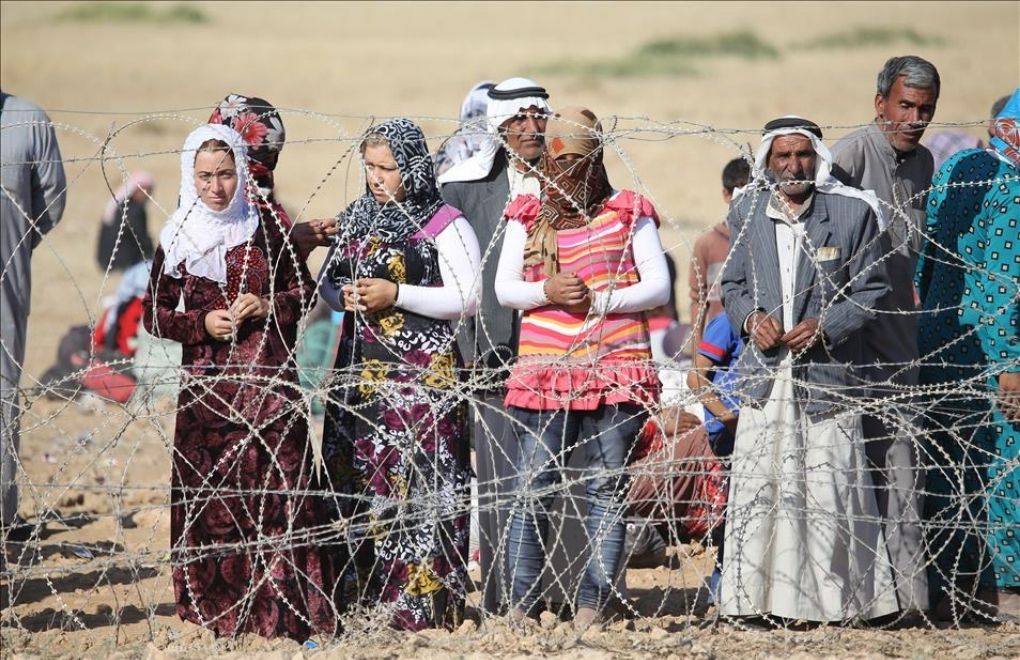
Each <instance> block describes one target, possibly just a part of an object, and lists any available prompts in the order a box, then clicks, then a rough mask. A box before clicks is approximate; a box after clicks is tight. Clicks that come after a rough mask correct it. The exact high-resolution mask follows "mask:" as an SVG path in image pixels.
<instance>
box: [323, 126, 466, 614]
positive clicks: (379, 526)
mask: <svg viewBox="0 0 1020 660" xmlns="http://www.w3.org/2000/svg"><path fill="white" fill-rule="evenodd" d="M361 157H362V161H363V164H364V167H365V174H366V191H365V194H364V195H362V196H361V197H359V198H358V199H357V200H355V201H354V202H353V203H352V204H351V205H350V206H348V207H347V209H345V210H344V211H343V212H342V213H341V214H340V215H339V216H338V218H337V229H338V231H339V233H338V234H337V237H336V241H335V244H334V246H333V249H332V251H331V254H330V256H329V257H328V258H327V260H326V263H325V265H324V268H323V275H322V276H321V277H320V293H321V295H322V296H323V298H324V299H325V300H326V301H327V302H328V303H329V304H330V305H331V306H333V308H334V309H338V310H343V311H344V312H345V314H344V319H343V329H342V332H341V334H342V339H341V343H340V347H339V351H338V355H337V361H336V375H335V376H334V380H333V381H332V383H331V384H330V391H329V401H328V403H327V409H326V426H325V431H324V441H323V444H324V447H323V454H324V456H325V458H326V464H327V467H328V473H329V476H330V479H331V481H332V484H331V485H332V488H333V490H334V491H335V494H336V504H337V509H338V513H339V515H340V516H342V517H343V518H344V519H345V520H346V521H348V523H349V530H350V531H349V534H348V541H347V546H346V548H344V550H343V552H342V553H338V554H343V555H345V556H349V557H350V563H349V564H348V566H347V570H346V571H345V577H344V581H343V583H344V585H345V593H344V595H345V598H346V599H347V601H348V602H350V603H352V604H355V603H357V604H361V605H363V606H365V607H379V608H380V609H381V610H383V611H384V612H386V616H388V617H389V620H390V624H391V625H392V626H394V627H396V628H402V629H406V630H420V629H423V628H429V627H444V626H445V627H448V628H452V627H456V626H458V625H459V624H460V622H461V620H462V618H463V611H464V594H465V589H466V583H467V582H466V581H467V551H468V547H467V543H468V531H469V530H468V507H469V498H468V491H467V488H468V480H469V473H470V464H469V460H468V459H469V456H468V443H467V429H466V426H465V424H466V421H467V401H466V399H465V393H464V391H463V390H462V389H461V387H460V382H459V379H458V373H459V371H460V368H461V366H462V362H461V356H460V353H459V351H458V350H457V344H456V341H455V338H456V333H455V327H456V324H458V323H460V322H462V321H463V319H464V318H465V317H466V316H471V315H473V314H474V312H475V305H476V304H477V299H478V269H479V251H478V241H477V240H476V238H475V234H474V232H473V231H472V229H471V225H470V224H468V222H467V220H465V219H464V217H463V216H462V215H461V214H460V212H459V211H457V210H456V209H454V208H452V207H450V206H446V205H444V204H443V201H442V199H441V198H440V196H439V190H438V189H437V188H436V181H435V175H434V173H433V165H432V158H431V157H430V156H429V152H428V145H427V144H426V142H425V136H424V135H423V134H422V132H421V129H420V128H419V127H418V126H417V125H416V124H414V123H413V122H411V121H409V120H406V119H393V120H390V121H387V122H384V123H382V124H380V125H378V126H376V127H374V128H372V129H371V130H370V131H369V132H368V134H367V135H366V137H365V139H364V140H363V142H362V144H361Z"/></svg>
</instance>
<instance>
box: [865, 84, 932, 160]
mask: <svg viewBox="0 0 1020 660" xmlns="http://www.w3.org/2000/svg"><path fill="white" fill-rule="evenodd" d="M937 101H938V97H937V96H936V95H935V90H934V89H931V88H927V89H921V88H919V87H907V86H906V85H904V84H903V76H900V77H899V78H897V79H896V82H894V83H893V86H892V88H891V89H890V90H889V96H887V97H885V98H883V97H882V96H881V95H879V94H876V95H875V116H876V117H877V118H878V124H879V128H881V129H882V132H883V133H885V137H886V139H888V140H889V142H890V143H891V144H892V146H893V149H895V150H896V151H902V152H907V151H913V150H914V149H916V148H917V145H918V144H920V142H921V136H923V135H924V129H926V128H927V127H928V123H929V122H931V120H932V118H933V117H935V104H936V103H937Z"/></svg>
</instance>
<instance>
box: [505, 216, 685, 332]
mask: <svg viewBox="0 0 1020 660" xmlns="http://www.w3.org/2000/svg"><path fill="white" fill-rule="evenodd" d="M527 240H528V232H527V230H526V229H525V228H524V225H523V224H521V223H520V222H517V221H515V220H511V221H510V222H508V223H507V229H506V234H505V235H504V237H503V248H502V250H501V252H500V256H499V265H498V266H497V268H496V298H497V299H498V300H499V302H500V304H501V305H503V306H505V307H510V308H512V309H521V310H528V309H534V308H536V307H541V306H543V305H548V304H549V300H548V299H547V298H546V296H545V291H544V289H543V284H544V283H543V282H525V281H524V245H525V243H526V242H527ZM631 250H632V252H633V254H634V264H635V266H636V267H637V272H638V275H639V276H640V278H641V281H640V282H637V283H636V284H633V285H632V286H628V287H618V288H611V289H608V290H605V291H596V292H595V295H594V298H593V300H592V309H591V311H592V312H593V313H595V314H598V315H601V314H613V313H632V312H641V311H644V310H646V309H652V308H655V307H658V306H659V305H664V304H666V303H667V302H669V287H670V281H669V268H668V267H667V266H666V257H665V256H664V254H663V249H662V242H661V241H660V240H659V231H658V228H657V227H656V226H655V221H654V220H652V219H651V218H648V217H641V218H638V220H637V223H636V227H635V230H634V235H633V241H632V243H631Z"/></svg>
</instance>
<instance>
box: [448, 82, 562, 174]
mask: <svg viewBox="0 0 1020 660" xmlns="http://www.w3.org/2000/svg"><path fill="white" fill-rule="evenodd" d="M530 89H538V90H543V88H542V86H541V85H539V84H538V83H537V82H535V81H534V80H531V79H530V78H509V79H507V80H504V81H503V82H501V83H499V84H498V85H496V86H495V87H493V91H495V92H512V91H514V90H530ZM543 93H544V90H543ZM531 106H535V107H536V108H539V109H540V110H544V111H545V112H552V108H551V107H550V106H549V102H548V101H546V100H545V99H544V98H543V97H541V96H518V97H515V98H512V99H499V98H492V96H491V94H490V96H489V107H488V108H486V110H485V119H486V122H485V128H486V133H487V135H486V137H485V140H484V141H483V143H482V145H481V148H479V150H478V151H477V152H476V153H475V155H474V156H472V157H471V158H469V159H467V160H465V161H464V162H462V163H458V164H456V165H454V166H453V167H451V168H450V169H448V170H447V171H446V172H445V173H443V174H442V175H441V176H440V177H439V185H443V184H445V183H452V182H454V181H477V180H479V179H481V178H483V177H485V176H486V175H487V174H488V173H489V172H491V171H492V163H493V161H494V160H495V159H496V154H497V153H499V150H500V148H501V147H502V146H503V142H502V141H501V140H500V138H499V127H500V126H501V125H502V124H503V123H504V122H506V120H508V119H510V118H511V117H513V116H514V115H516V114H517V113H519V112H520V111H521V110H523V109H525V108H530V107H531Z"/></svg>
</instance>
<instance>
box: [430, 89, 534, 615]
mask: <svg viewBox="0 0 1020 660" xmlns="http://www.w3.org/2000/svg"><path fill="white" fill-rule="evenodd" d="M487 95H488V105H487V107H486V117H485V136H484V140H483V141H482V144H481V145H480V147H479V149H478V151H477V152H475V154H474V155H473V156H472V157H471V158H469V159H468V160H466V161H463V162H461V163H460V164H458V165H456V166H454V167H452V168H450V169H449V170H447V171H446V172H445V173H443V175H442V176H440V177H439V184H440V185H441V186H442V194H443V199H444V200H446V202H447V203H448V204H450V205H452V206H454V207H456V208H458V209H460V210H461V211H462V212H463V213H464V217H466V218H467V219H468V221H469V222H470V223H471V226H472V227H473V228H474V231H475V234H476V235H477V236H478V241H479V245H480V247H481V249H482V282H481V298H480V300H479V303H478V314H477V315H476V316H475V317H474V318H473V319H468V320H467V321H466V322H465V323H464V324H462V325H461V331H460V333H459V335H458V342H459V343H460V348H461V353H462V354H463V355H464V359H465V361H467V362H468V363H469V364H472V365H473V367H474V369H473V371H472V372H471V373H472V375H473V378H472V384H473V386H474V387H475V389H476V392H477V399H478V403H477V405H476V406H475V408H474V410H473V417H474V419H473V422H474V424H473V430H472V437H473V442H472V444H473V446H474V449H475V461H476V464H475V469H476V471H477V474H478V500H479V507H478V519H479V543H480V546H481V547H480V548H479V555H480V556H479V559H480V563H481V570H482V583H481V591H482V607H483V608H484V609H485V610H486V611H488V612H496V613H503V612H505V611H506V607H507V603H508V601H509V595H510V587H509V585H508V584H507V582H506V577H507V575H508V573H507V569H506V565H505V561H506V529H507V517H508V515H509V510H508V509H509V507H508V503H509V500H510V498H511V497H512V493H511V492H510V487H511V482H512V477H513V462H514V451H515V450H514V439H513V433H512V430H511V424H510V421H509V418H508V417H507V414H506V410H505V409H504V407H503V383H504V381H505V379H506V375H507V367H508V366H509V364H510V363H512V361H513V359H514V355H515V353H516V350H517V332H518V315H517V314H516V313H515V312H514V311H513V310H511V309H507V308H505V307H503V306H502V305H500V304H499V301H498V300H496V294H495V290H494V286H495V281H496V264H497V263H498V262H499V255H500V246H501V244H502V242H501V241H502V239H501V237H502V218H503V212H504V211H505V210H506V207H507V205H508V204H509V203H510V202H511V201H512V200H513V199H514V198H516V197H517V196H518V195H521V194H524V193H529V194H533V195H538V194H540V193H541V181H540V176H539V173H538V170H537V169H536V166H537V165H538V161H539V158H541V156H542V153H543V151H544V149H545V142H544V139H543V137H542V134H543V132H544V131H545V122H546V115H547V114H548V113H549V111H550V106H549V101H548V99H549V93H548V92H547V91H546V90H545V88H544V87H542V86H541V85H539V84H538V83H537V82H535V81H534V80H530V79H528V78H519V77H515V78H508V79H507V80H504V81H502V82H500V83H499V84H497V85H496V86H494V87H493V88H491V89H490V90H489V91H488V92H487Z"/></svg>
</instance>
